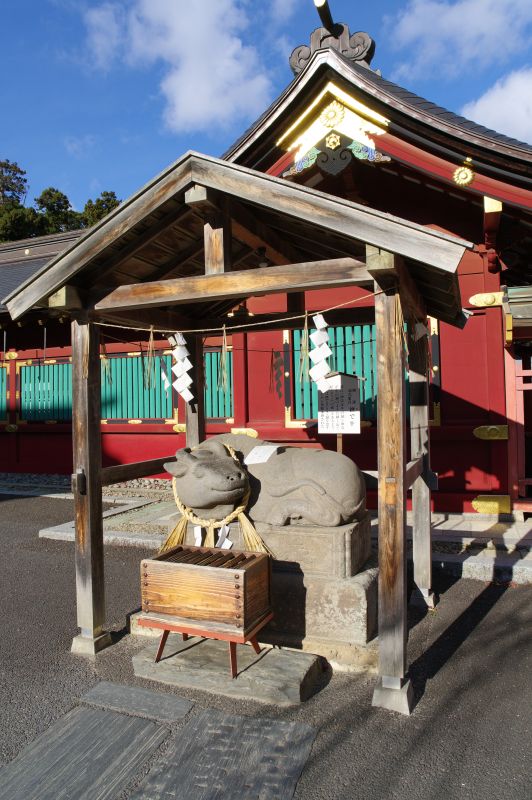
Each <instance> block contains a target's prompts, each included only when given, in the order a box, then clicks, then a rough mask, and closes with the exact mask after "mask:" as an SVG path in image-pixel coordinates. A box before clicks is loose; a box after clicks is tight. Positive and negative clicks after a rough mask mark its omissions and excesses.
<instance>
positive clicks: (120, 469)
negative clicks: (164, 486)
mask: <svg viewBox="0 0 532 800" xmlns="http://www.w3.org/2000/svg"><path fill="white" fill-rule="evenodd" d="M168 461H175V454H174V453H172V455H171V456H166V457H164V458H152V459H149V460H148V461H135V462H134V463H132V464H115V465H114V466H112V467H103V468H102V469H101V471H100V478H101V482H102V486H111V485H112V484H113V483H121V482H122V481H132V480H135V479H136V478H145V477H146V476H147V475H158V474H159V473H160V472H164V471H165V470H164V465H165V463H167V462H168Z"/></svg>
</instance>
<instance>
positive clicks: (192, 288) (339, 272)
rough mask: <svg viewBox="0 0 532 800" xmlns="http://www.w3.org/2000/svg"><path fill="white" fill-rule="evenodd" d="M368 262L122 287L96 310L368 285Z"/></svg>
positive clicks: (313, 263)
mask: <svg viewBox="0 0 532 800" xmlns="http://www.w3.org/2000/svg"><path fill="white" fill-rule="evenodd" d="M369 282H371V279H370V276H369V275H368V272H367V271H366V265H365V264H364V263H362V262H361V261H357V260H356V259H354V258H336V259H332V260H330V261H310V262H307V263H303V264H289V265H287V266H286V267H263V268H259V269H250V270H240V271H238V272H230V273H227V274H225V275H200V276H198V277H186V278H173V279H169V280H167V281H148V282H146V283H138V284H132V285H129V286H118V287H117V288H116V289H114V290H113V291H112V292H110V293H109V294H108V295H107V296H106V297H104V298H102V300H99V301H98V302H97V303H96V304H95V305H94V309H95V310H96V311H104V310H109V309H142V308H152V307H156V308H157V307H159V306H161V305H163V306H167V305H177V304H179V303H193V302H199V303H205V302H211V301H213V300H225V299H227V298H238V297H251V296H253V295H257V294H275V293H284V292H297V291H300V290H302V289H321V288H324V287H334V286H336V287H338V286H349V285H351V284H353V285H354V284H368V283H369Z"/></svg>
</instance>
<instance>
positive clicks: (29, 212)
mask: <svg viewBox="0 0 532 800" xmlns="http://www.w3.org/2000/svg"><path fill="white" fill-rule="evenodd" d="M45 233H48V230H47V228H46V220H45V219H44V218H43V217H42V215H40V214H38V213H37V212H36V211H35V209H34V208H26V206H16V205H11V206H10V205H0V242H16V241H17V239H29V238H30V237H32V236H42V235H44V234H45Z"/></svg>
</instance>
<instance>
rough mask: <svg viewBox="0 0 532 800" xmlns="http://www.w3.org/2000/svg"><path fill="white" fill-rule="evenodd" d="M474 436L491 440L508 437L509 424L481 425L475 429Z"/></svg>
mask: <svg viewBox="0 0 532 800" xmlns="http://www.w3.org/2000/svg"><path fill="white" fill-rule="evenodd" d="M473 436H476V437H477V439H486V440H489V441H493V440H496V439H508V425H479V427H478V428H475V429H474V430H473Z"/></svg>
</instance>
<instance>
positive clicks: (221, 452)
mask: <svg viewBox="0 0 532 800" xmlns="http://www.w3.org/2000/svg"><path fill="white" fill-rule="evenodd" d="M164 468H165V469H166V471H167V472H169V473H170V475H172V476H173V477H174V478H175V480H176V490H177V494H178V496H179V498H180V500H181V501H182V502H183V503H184V504H185V505H186V506H189V507H190V508H193V509H194V510H196V511H198V512H201V510H202V509H208V510H209V511H210V512H211V513H210V514H209V517H211V516H212V517H213V518H221V517H224V516H226V515H227V514H228V513H229V512H230V511H231V510H232V509H233V508H235V507H236V506H237V505H238V504H239V503H240V501H241V500H242V498H243V496H244V494H245V493H246V491H247V489H248V487H249V481H248V475H247V473H246V471H245V469H243V468H242V467H241V466H240V464H239V463H238V462H236V461H235V460H234V459H233V458H232V457H231V456H230V455H229V453H228V452H227V450H226V448H225V447H224V445H223V444H222V443H221V442H217V441H216V440H208V441H206V442H204V443H203V444H202V445H201V446H200V447H198V448H197V449H196V450H194V452H192V451H191V450H190V448H189V447H185V448H183V449H182V450H178V451H177V452H176V460H175V461H168V462H167V463H166V464H165V465H164ZM213 511H215V512H216V513H215V514H214V515H213V513H212V512H213Z"/></svg>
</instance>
